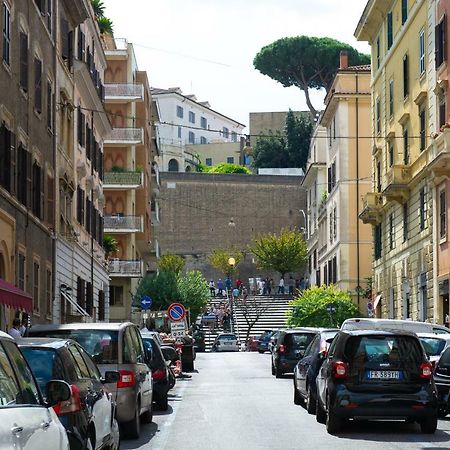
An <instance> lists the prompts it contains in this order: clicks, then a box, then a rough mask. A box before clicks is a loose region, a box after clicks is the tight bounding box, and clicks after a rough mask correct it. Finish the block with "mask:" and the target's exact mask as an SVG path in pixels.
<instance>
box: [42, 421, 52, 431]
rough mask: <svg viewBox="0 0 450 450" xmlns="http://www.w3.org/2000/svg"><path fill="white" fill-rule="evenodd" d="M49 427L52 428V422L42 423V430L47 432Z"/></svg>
mask: <svg viewBox="0 0 450 450" xmlns="http://www.w3.org/2000/svg"><path fill="white" fill-rule="evenodd" d="M49 426H50V422H42V423H41V428H42V429H43V430H46V429H47V428H48V427H49Z"/></svg>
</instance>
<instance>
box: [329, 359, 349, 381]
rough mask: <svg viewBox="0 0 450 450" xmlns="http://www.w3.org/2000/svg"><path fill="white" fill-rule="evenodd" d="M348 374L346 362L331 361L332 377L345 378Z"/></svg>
mask: <svg viewBox="0 0 450 450" xmlns="http://www.w3.org/2000/svg"><path fill="white" fill-rule="evenodd" d="M347 376H348V364H347V363H345V362H343V361H335V362H333V377H334V378H346V377H347Z"/></svg>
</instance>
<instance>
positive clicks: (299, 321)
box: [287, 285, 361, 327]
mask: <svg viewBox="0 0 450 450" xmlns="http://www.w3.org/2000/svg"><path fill="white" fill-rule="evenodd" d="M330 304H333V306H334V308H335V310H334V312H332V313H331V314H330V313H329V312H328V311H327V306H328V305H330ZM290 305H291V306H292V311H290V313H289V314H288V321H287V322H288V325H292V326H296V327H330V326H331V327H339V326H341V324H342V322H343V321H344V320H346V319H349V318H351V317H359V316H360V315H361V314H360V313H359V311H358V307H357V306H356V305H355V304H354V303H353V302H352V299H351V298H350V296H349V295H348V293H347V292H344V291H341V290H339V289H338V288H337V287H336V286H333V285H331V286H314V287H311V288H310V289H306V290H304V291H302V292H301V293H300V295H299V296H298V297H297V298H296V299H294V300H293V301H292V302H291V303H290Z"/></svg>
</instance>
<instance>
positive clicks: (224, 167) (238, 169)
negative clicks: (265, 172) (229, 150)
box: [199, 163, 251, 175]
mask: <svg viewBox="0 0 450 450" xmlns="http://www.w3.org/2000/svg"><path fill="white" fill-rule="evenodd" d="M199 172H205V173H244V174H247V175H248V174H251V172H250V170H248V169H247V167H245V166H241V165H239V164H229V163H220V164H217V165H216V166H212V167H208V166H205V165H203V164H202V165H201V166H200V170H199Z"/></svg>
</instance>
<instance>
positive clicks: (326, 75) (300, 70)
mask: <svg viewBox="0 0 450 450" xmlns="http://www.w3.org/2000/svg"><path fill="white" fill-rule="evenodd" d="M342 50H344V51H346V52H347V53H348V60H349V65H360V64H369V63H370V56H369V55H365V54H362V53H359V52H358V51H357V50H356V49H355V48H353V47H352V46H351V45H349V44H345V43H343V42H340V41H337V40H336V39H332V38H329V37H313V36H296V37H287V38H282V39H278V40H277V41H275V42H273V43H272V44H269V45H267V46H265V47H263V48H262V49H261V50H260V51H259V53H258V54H257V55H256V56H255V58H254V60H253V65H254V67H255V69H257V70H259V71H260V72H261V73H262V74H264V75H267V76H269V77H270V78H272V79H274V80H275V81H278V82H279V83H281V84H282V85H283V86H285V87H289V86H296V87H298V88H300V89H301V90H302V91H304V93H305V97H306V103H307V105H308V108H309V110H310V112H311V115H312V116H313V117H315V116H316V113H317V111H316V109H315V108H314V106H313V104H312V102H311V99H310V95H309V89H322V88H325V89H328V88H329V87H330V86H331V83H332V81H333V78H334V76H335V74H336V71H337V69H338V67H339V55H340V52H341V51H342Z"/></svg>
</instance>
